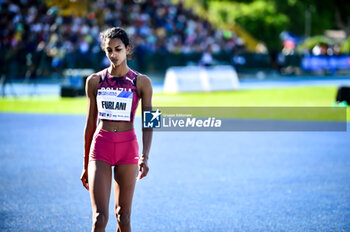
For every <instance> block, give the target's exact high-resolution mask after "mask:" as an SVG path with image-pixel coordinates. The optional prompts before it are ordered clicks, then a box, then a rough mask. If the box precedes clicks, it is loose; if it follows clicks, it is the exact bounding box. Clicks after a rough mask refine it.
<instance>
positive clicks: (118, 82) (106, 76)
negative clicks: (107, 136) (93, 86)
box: [97, 68, 140, 122]
mask: <svg viewBox="0 0 350 232" xmlns="http://www.w3.org/2000/svg"><path fill="white" fill-rule="evenodd" d="M97 74H98V75H99V76H100V82H99V83H98V89H97V91H99V90H101V89H107V90H108V89H110V90H118V91H124V92H122V93H121V94H119V95H118V96H121V95H123V97H128V95H131V94H130V93H132V105H131V111H130V121H125V120H123V121H121V120H113V119H105V118H102V119H101V120H106V121H117V122H133V121H134V118H135V112H136V109H137V106H138V103H139V100H140V96H139V95H138V92H137V88H136V80H137V76H138V75H139V73H137V72H136V71H134V70H132V69H129V72H128V73H127V74H125V75H124V76H121V77H114V76H112V75H111V74H110V73H109V72H108V68H106V69H104V70H102V71H100V72H98V73H97ZM130 97H131V96H130ZM98 115H99V116H100V115H101V112H99V114H98Z"/></svg>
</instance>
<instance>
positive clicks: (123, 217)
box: [116, 207, 131, 225]
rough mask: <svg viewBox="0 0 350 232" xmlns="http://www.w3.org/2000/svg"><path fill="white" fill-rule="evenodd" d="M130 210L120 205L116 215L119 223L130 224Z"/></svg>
mask: <svg viewBox="0 0 350 232" xmlns="http://www.w3.org/2000/svg"><path fill="white" fill-rule="evenodd" d="M130 216H131V212H130V210H125V209H123V208H121V207H118V208H117V210H116V217H117V220H118V224H119V225H129V224H130Z"/></svg>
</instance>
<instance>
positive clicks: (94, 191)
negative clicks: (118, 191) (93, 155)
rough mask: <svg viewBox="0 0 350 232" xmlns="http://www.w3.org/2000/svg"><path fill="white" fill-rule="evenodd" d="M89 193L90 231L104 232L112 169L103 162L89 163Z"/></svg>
mask: <svg viewBox="0 0 350 232" xmlns="http://www.w3.org/2000/svg"><path fill="white" fill-rule="evenodd" d="M88 170H89V174H88V176H89V191H90V197H91V206H92V213H93V215H92V219H93V222H92V231H105V228H106V225H107V222H108V205H109V197H110V193H111V181H112V168H111V166H110V165H109V164H108V163H106V162H104V161H99V160H95V161H89V168H88Z"/></svg>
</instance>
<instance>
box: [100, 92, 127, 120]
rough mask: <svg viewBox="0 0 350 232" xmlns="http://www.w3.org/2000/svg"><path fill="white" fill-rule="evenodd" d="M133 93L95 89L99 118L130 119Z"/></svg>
mask: <svg viewBox="0 0 350 232" xmlns="http://www.w3.org/2000/svg"><path fill="white" fill-rule="evenodd" d="M132 97H133V93H132V92H130V91H118V90H111V89H107V90H106V89H99V90H98V91H97V98H96V100H97V108H98V117H99V118H100V119H108V120H116V121H130V115H131V106H132Z"/></svg>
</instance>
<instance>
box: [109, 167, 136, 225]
mask: <svg viewBox="0 0 350 232" xmlns="http://www.w3.org/2000/svg"><path fill="white" fill-rule="evenodd" d="M136 176H137V164H123V165H119V166H115V168H114V191H115V192H114V193H115V215H116V217H117V220H118V228H117V232H130V231H131V224H130V216H131V206H132V198H133V195H134V189H135V184H136Z"/></svg>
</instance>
